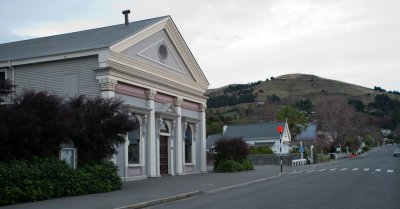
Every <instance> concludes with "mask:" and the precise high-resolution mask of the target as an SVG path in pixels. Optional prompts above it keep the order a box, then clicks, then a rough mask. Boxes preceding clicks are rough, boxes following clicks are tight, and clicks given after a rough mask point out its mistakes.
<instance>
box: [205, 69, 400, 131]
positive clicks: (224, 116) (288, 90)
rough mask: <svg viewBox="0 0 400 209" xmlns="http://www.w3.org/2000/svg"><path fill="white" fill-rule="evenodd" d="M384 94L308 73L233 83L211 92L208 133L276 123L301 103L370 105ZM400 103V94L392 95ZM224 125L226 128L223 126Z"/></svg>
mask: <svg viewBox="0 0 400 209" xmlns="http://www.w3.org/2000/svg"><path fill="white" fill-rule="evenodd" d="M379 94H382V92H379V91H376V90H373V89H370V88H365V87H362V86H357V85H353V84H349V83H344V82H340V81H336V80H331V79H326V78H321V77H318V76H315V75H307V74H288V75H282V76H279V77H276V78H271V79H267V80H266V81H258V82H253V83H249V84H232V85H228V86H224V87H221V88H218V89H210V90H208V91H207V96H209V97H210V98H209V100H208V103H207V105H208V107H209V108H208V110H207V113H208V114H207V119H208V126H209V127H207V129H208V130H207V133H218V132H220V129H221V127H219V126H223V124H222V123H227V124H229V123H250V122H261V121H263V122H265V121H273V120H275V113H276V112H278V111H279V110H280V109H281V108H282V107H283V106H286V105H293V104H295V103H296V102H297V101H299V100H304V99H309V100H310V101H311V102H312V103H315V102H316V101H318V100H322V99H325V98H327V97H340V98H345V99H346V100H347V101H361V102H362V103H363V104H364V105H367V104H369V103H371V102H373V101H374V99H375V96H376V95H379ZM388 96H389V97H390V98H392V99H398V100H400V95H396V94H388ZM221 124H222V125H221Z"/></svg>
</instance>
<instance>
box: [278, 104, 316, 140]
mask: <svg viewBox="0 0 400 209" xmlns="http://www.w3.org/2000/svg"><path fill="white" fill-rule="evenodd" d="M277 119H278V120H280V121H286V120H287V123H288V126H289V130H290V135H291V136H292V140H294V139H295V138H296V136H297V135H299V134H300V133H301V132H302V131H303V130H304V129H306V128H307V126H308V118H307V116H306V115H305V114H304V113H302V112H299V111H298V110H296V109H294V108H293V107H290V106H286V107H284V108H283V109H282V110H280V111H279V112H278V113H277Z"/></svg>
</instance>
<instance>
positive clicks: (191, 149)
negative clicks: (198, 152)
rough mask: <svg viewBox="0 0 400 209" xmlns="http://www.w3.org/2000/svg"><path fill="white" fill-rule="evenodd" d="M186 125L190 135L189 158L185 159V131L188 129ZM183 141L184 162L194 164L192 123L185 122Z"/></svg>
mask: <svg viewBox="0 0 400 209" xmlns="http://www.w3.org/2000/svg"><path fill="white" fill-rule="evenodd" d="M188 127H189V128H190V133H191V137H190V140H191V141H190V160H189V161H186V156H187V152H186V150H187V149H186V132H187V130H188ZM183 143H184V146H183V147H184V152H185V154H184V162H185V165H194V161H195V159H194V126H193V124H190V123H187V125H186V129H185V134H184V138H183Z"/></svg>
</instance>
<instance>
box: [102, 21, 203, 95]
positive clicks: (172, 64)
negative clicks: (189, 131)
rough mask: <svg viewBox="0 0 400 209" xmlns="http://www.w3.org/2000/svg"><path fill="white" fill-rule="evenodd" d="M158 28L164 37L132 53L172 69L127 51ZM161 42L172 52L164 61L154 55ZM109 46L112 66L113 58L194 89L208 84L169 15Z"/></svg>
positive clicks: (158, 31) (198, 89)
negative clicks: (134, 55)
mask: <svg viewBox="0 0 400 209" xmlns="http://www.w3.org/2000/svg"><path fill="white" fill-rule="evenodd" d="M160 32H163V33H165V34H166V38H163V39H159V40H157V41H155V42H152V43H149V44H148V45H147V46H146V47H144V48H142V49H141V50H140V51H139V52H136V53H135V54H136V55H138V57H140V58H145V59H147V60H149V61H152V62H154V63H157V64H158V65H160V66H163V67H166V68H168V69H170V70H171V71H166V70H165V69H164V68H162V67H157V66H154V65H152V64H148V63H144V62H141V60H140V58H135V57H133V56H132V54H130V53H129V50H130V49H132V48H130V47H132V46H135V45H140V44H143V41H146V39H147V38H148V37H150V36H152V35H155V34H157V33H160ZM162 43H164V44H165V45H166V48H167V50H168V52H170V53H171V55H172V56H171V58H172V59H171V60H168V62H164V63H163V62H160V61H159V59H158V57H156V56H158V54H157V55H156V54H155V52H156V49H157V50H158V47H159V45H160V44H162ZM110 50H111V52H110V55H109V62H110V63H111V66H112V64H113V63H114V62H115V63H117V64H123V65H124V66H128V67H131V68H133V69H138V70H140V71H141V73H142V76H143V73H149V74H151V75H154V76H159V77H162V79H166V80H168V81H170V82H171V83H178V84H181V85H182V86H185V87H187V88H189V89H193V90H196V91H204V92H205V91H206V90H207V88H208V86H209V83H208V81H207V79H206V77H205V76H204V74H203V72H202V71H201V69H200V67H199V65H198V63H197V62H196V60H195V58H194V57H193V55H192V53H191V52H190V50H189V48H188V46H187V45H186V43H185V41H184V40H183V38H182V36H181V34H180V33H179V31H178V29H177V28H176V26H175V24H174V23H173V21H172V19H171V18H170V17H166V18H165V19H162V20H160V21H159V22H157V23H154V24H153V25H150V26H149V27H147V28H146V29H144V30H142V31H140V32H138V33H136V34H134V35H132V36H130V37H127V38H126V39H124V40H121V41H119V42H117V43H115V44H114V45H112V46H111V47H110ZM174 51H175V52H176V53H174ZM155 55H156V56H155ZM148 77H151V76H148Z"/></svg>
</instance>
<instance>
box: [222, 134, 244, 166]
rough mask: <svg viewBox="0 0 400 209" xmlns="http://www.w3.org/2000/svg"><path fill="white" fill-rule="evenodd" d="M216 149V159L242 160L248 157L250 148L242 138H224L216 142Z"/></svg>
mask: <svg viewBox="0 0 400 209" xmlns="http://www.w3.org/2000/svg"><path fill="white" fill-rule="evenodd" d="M215 151H216V152H217V155H216V161H218V160H220V159H226V160H235V161H238V162H241V161H243V160H244V159H246V157H247V155H248V154H249V151H250V150H249V146H248V145H247V144H246V142H245V141H243V139H242V138H224V139H220V140H218V141H217V142H216V143H215Z"/></svg>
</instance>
